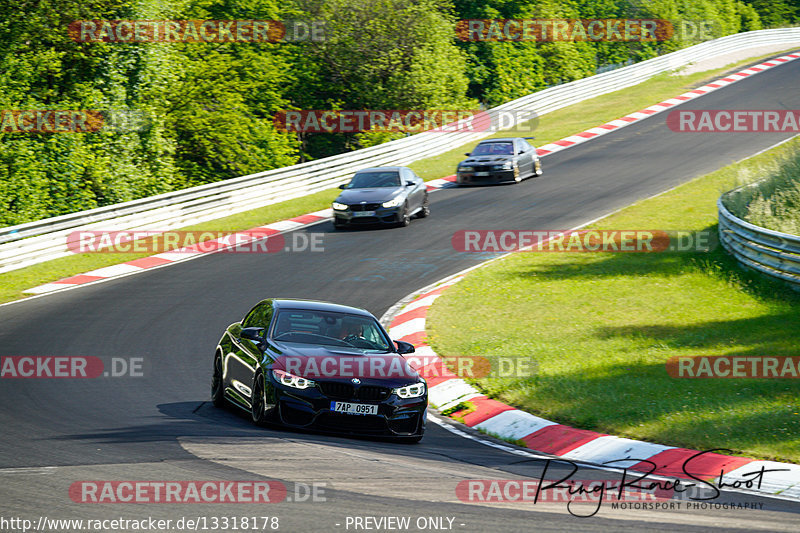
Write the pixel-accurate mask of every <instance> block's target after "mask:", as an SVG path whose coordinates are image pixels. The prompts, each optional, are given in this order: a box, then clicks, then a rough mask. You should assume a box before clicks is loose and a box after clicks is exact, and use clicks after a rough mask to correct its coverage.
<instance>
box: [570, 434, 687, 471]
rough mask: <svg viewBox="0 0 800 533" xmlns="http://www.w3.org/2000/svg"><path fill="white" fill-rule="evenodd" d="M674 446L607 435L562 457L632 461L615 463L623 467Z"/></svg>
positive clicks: (599, 461) (597, 461)
mask: <svg viewBox="0 0 800 533" xmlns="http://www.w3.org/2000/svg"><path fill="white" fill-rule="evenodd" d="M674 448H675V447H674V446H665V445H663V444H652V443H650V442H644V441H641V440H633V439H625V438H622V437H614V436H613V435H605V436H602V437H598V438H596V439H594V440H592V441H589V442H587V443H586V444H583V445H581V446H578V447H577V448H575V449H574V450H572V451H569V452H567V453H565V454H564V455H562V456H561V457H564V458H565V459H577V460H585V461H592V462H593V463H605V462H606V461H617V460H620V459H630V461H620V462H618V463H614V464H615V465H616V466H619V467H622V468H630V467H632V466H633V465H635V464H638V463H640V462H642V461H646V460H647V459H650V458H651V457H653V456H654V455H656V454H658V453H661V452H663V451H664V450H672V449H674Z"/></svg>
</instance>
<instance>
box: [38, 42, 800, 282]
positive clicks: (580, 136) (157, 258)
mask: <svg viewBox="0 0 800 533" xmlns="http://www.w3.org/2000/svg"><path fill="white" fill-rule="evenodd" d="M798 58H800V53H796V54H787V55H784V56H781V57H778V58H775V59H771V60H769V61H765V62H764V63H761V64H758V65H755V66H752V67H750V68H747V69H745V70H742V71H740V72H737V73H735V74H731V75H729V76H725V77H724V78H720V79H718V80H716V81H713V82H712V83H709V84H707V85H704V86H702V87H699V88H697V89H694V90H691V91H688V92H686V93H683V94H682V95H680V96H676V97H675V98H670V99H669V100H664V101H663V102H659V103H657V104H654V105H651V106H650V107H647V108H645V109H642V110H640V111H636V112H635V113H631V114H629V115H625V116H624V117H621V118H618V119H616V120H612V121H611V122H607V123H605V124H602V125H600V126H597V127H594V128H590V129H588V130H586V131H583V132H581V133H577V134H575V135H570V136H569V137H565V138H563V139H560V140H558V141H555V142H553V143H550V144H545V145H542V146H540V147H538V148H537V152H538V154H539V155H540V156H542V157H544V156H547V155H550V154H553V153H555V152H559V151H561V150H565V149H567V148H570V147H572V146H575V145H577V144H581V143H584V142H586V141H588V140H590V139H594V138H596V137H600V136H602V135H605V134H607V133H610V132H612V131H615V130H618V129H619V128H623V127H625V126H628V125H630V124H633V123H635V122H638V121H640V120H644V119H646V118H649V117H651V116H653V115H655V114H658V113H660V112H662V111H666V110H667V109H670V108H672V107H674V106H676V105H678V104H682V103H684V102H687V101H689V100H693V99H695V98H698V97H700V96H703V95H704V94H707V93H709V92H711V91H715V90H717V89H720V88H722V87H725V86H726V85H730V84H732V83H736V82H737V81H740V80H743V79H745V78H747V77H748V76H751V75H753V74H757V73H759V72H763V71H764V70H767V69H770V68H773V67H776V66H778V65H782V64H784V63H786V62H788V61H793V60H795V59H798ZM455 180H456V177H455V176H447V177H444V178H439V179H435V180H431V181H428V182H426V183H425V184H426V185H427V188H428V191H435V190H439V189H446V188H450V187H454V186H455ZM331 216H332V212H331V210H330V209H323V210H321V211H316V212H314V213H308V214H306V215H301V216H299V217H295V218H291V219H288V220H282V221H279V222H273V223H272V224H267V225H265V226H260V227H257V228H253V229H251V230H249V231H250V232H255V231H257V232H260V233H262V234H263V233H268V234H269V235H268V236H272V235H278V234H280V233H287V232H289V231H294V230H296V229H299V228H302V227H305V226H309V225H312V224H316V223H318V222H321V221H323V220H326V219H329V218H331ZM270 232H271V233H270ZM260 238H263V237H260ZM229 239H233V241H229ZM253 239H254V237H253V236H252V235H248V232H240V233H235V234H233V235H232V236H228V237H224V238H222V239H217V241H219V242H218V244H219V246H218V247H214V244H213V243H214V241H210V242H209V243H204V246H203V248H204V251H202V252H201V251H197V250H192V249H191V248H192V247H187V248H183V249H179V250H174V251H171V252H164V253H160V254H156V255H153V256H150V257H143V258H141V259H135V260H133V261H128V262H126V263H121V264H119V265H112V266H108V267H104V268H99V269H97V270H92V271H90V272H85V273H83V274H78V275H76V276H70V277H68V278H64V279H60V280H58V281H54V282H52V283H45V284H44V285H39V286H38V287H33V288H32V289H27V290H25V291H23V292H25V293H27V294H43V293H48V292H53V291H57V290H61V289H64V288H67V287H73V286H76V285H83V284H85V283H92V282H95V281H101V280H106V279H110V278H116V277H119V276H127V275H130V274H135V273H138V272H142V271H144V270H147V269H149V268H153V267H160V266H164V265H168V264H171V263H177V262H180V261H185V260H188V259H192V258H194V257H197V256H199V255H203V254H204V253H214V252H218V251H220V250H222V249H225V248H228V247H230V246H231V244H230V242H239V243H244V242H249V241H250V240H253ZM226 241H227V242H226ZM209 246H210V247H211V248H212V249H207V248H208V247H209Z"/></svg>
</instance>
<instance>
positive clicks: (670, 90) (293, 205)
mask: <svg viewBox="0 0 800 533" xmlns="http://www.w3.org/2000/svg"><path fill="white" fill-rule="evenodd" d="M771 55H775V54H770V55H765V56H763V57H769V56H771ZM757 60H758V59H754V58H750V59H748V60H745V61H741V62H738V63H734V64H731V65H728V66H726V67H725V68H721V69H716V70H711V71H706V72H700V73H696V74H693V75H691V76H670V75H668V74H663V75H661V76H657V77H655V78H652V79H650V80H647V81H645V82H643V83H641V84H639V85H636V86H634V87H631V88H628V89H625V90H622V91H618V92H615V93H610V94H607V95H604V96H599V97H597V98H593V99H591V100H587V101H586V102H581V103H578V104H575V105H572V106H569V107H567V108H564V109H560V110H558V111H554V112H552V113H549V114H546V115H544V116H543V117H541V119H540V123H539V126H538V130H537V131H538V132H541V133H540V134H539V135H537V140H536V144H537V145H542V144H547V143H549V142H552V141H555V140H558V139H561V138H564V137H567V136H569V135H572V134H574V133H578V132H580V131H583V130H586V129H588V128H591V127H594V126H598V125H600V124H602V123H605V122H608V121H609V120H614V119H616V118H619V117H620V116H624V115H626V114H628V113H632V112H634V111H638V110H639V109H642V108H643V107H647V106H649V105H652V104H654V103H657V102H659V101H661V100H664V99H667V98H671V97H673V96H677V95H678V94H680V93H682V92H685V91H687V90H690V89H692V88H694V87H696V86H698V85H703V84H704V83H706V82H707V81H709V80H711V79H714V78H717V77H719V76H720V75H722V74H723V73H724V72H727V71H728V70H731V69H733V68H739V67H741V66H742V65H747V64H750V63H753V62H754V61H757ZM508 135H510V133H509V132H499V133H497V134H496V135H494V136H496V137H504V136H508ZM473 144H474V143H472V144H469V145H464V146H462V147H459V148H455V149H453V150H451V151H449V152H446V153H444V154H441V155H438V156H436V157H431V158H428V159H423V160H420V161H417V162H415V163H413V164H411V165H410V166H411V168H413V169H414V170H415V171H416V172H417V173H418V174H419V175H420V176H421V177H423V178H424V179H425V180H431V179H436V178H441V177H443V176H448V175H451V174H453V173H454V172H455V167H456V164H457V163H458V162H459V161H461V160H462V159H463V158H464V152H466V151H468V150H470V149H471V148H472V147H473ZM337 193H338V190H336V189H332V190H330V191H323V192H320V193H317V194H313V195H310V196H307V197H304V198H299V199H295V200H289V201H286V202H281V203H278V204H273V205H270V206H266V207H262V208H259V209H254V210H252V211H247V212H244V213H241V214H238V215H233V216H230V217H227V218H221V219H217V220H213V221H211V222H206V223H203V224H199V225H195V226H189V227H186V228H181V229H182V230H194V229H198V230H214V231H240V230H246V229H250V228H253V227H256V226H260V225H264V224H269V223H270V222H276V221H278V220H284V219H287V218H292V217H296V216H299V215H303V214H306V213H309V212H312V211H319V210H320V209H325V208H327V207H330V203H331V201H332V200H333V199H334V198H335V197H336V195H337ZM147 255H150V254H81V255H74V256H69V257H63V258H60V259H56V260H53V261H47V262H45V263H40V264H38V265H33V266H30V267H27V268H24V269H20V270H15V271H12V272H8V273H4V274H0V303H3V302H8V301H12V300H17V299H19V298H24V297H26V296H28V295H26V294H23V292H22V291H24V290H26V289H30V288H32V287H35V286H37V285H42V284H44V283H48V282H51V281H56V280H59V279H62V278H65V277H69V276H74V275H76V274H80V273H83V272H87V271H89V270H94V269H96V268H101V267H104V266H110V265H116V264H119V263H123V262H125V261H131V260H133V259H138V258H140V257H145V256H147Z"/></svg>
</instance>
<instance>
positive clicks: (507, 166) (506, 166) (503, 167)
mask: <svg viewBox="0 0 800 533" xmlns="http://www.w3.org/2000/svg"><path fill="white" fill-rule="evenodd" d="M494 168H495V170H511V169H512V168H514V163H513V162H512V161H506V162H505V163H503V164H502V165H495V166H494Z"/></svg>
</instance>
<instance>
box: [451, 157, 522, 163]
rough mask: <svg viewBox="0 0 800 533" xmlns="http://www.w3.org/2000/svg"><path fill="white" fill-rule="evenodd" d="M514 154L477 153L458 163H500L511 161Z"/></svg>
mask: <svg viewBox="0 0 800 533" xmlns="http://www.w3.org/2000/svg"><path fill="white" fill-rule="evenodd" d="M515 157H516V156H513V155H477V156H475V157H470V158H469V159H465V160H463V161H462V162H461V163H459V165H468V164H476V165H485V164H501V163H505V162H506V161H513V160H514V158H515Z"/></svg>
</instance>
